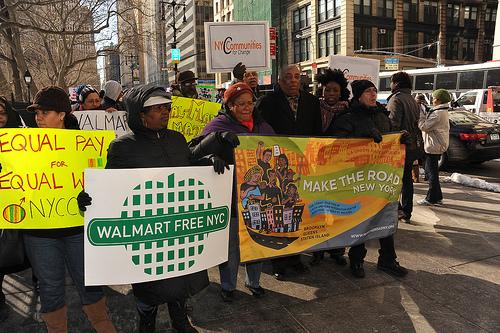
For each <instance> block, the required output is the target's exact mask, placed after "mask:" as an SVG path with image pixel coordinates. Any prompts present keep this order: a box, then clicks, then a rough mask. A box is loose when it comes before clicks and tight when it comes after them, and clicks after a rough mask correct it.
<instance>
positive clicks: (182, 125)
mask: <svg viewBox="0 0 500 333" xmlns="http://www.w3.org/2000/svg"><path fill="white" fill-rule="evenodd" d="M220 109H221V105H220V104H219V103H214V102H208V101H204V100H201V99H193V98H185V97H177V96H173V97H172V111H171V112H170V119H169V121H168V128H169V129H171V130H174V131H177V132H180V133H182V134H183V135H184V137H185V138H186V141H190V140H191V139H193V138H195V137H197V136H198V135H200V134H201V132H202V131H203V128H204V127H205V125H206V124H207V123H208V122H209V121H210V120H212V119H213V118H214V117H215V116H217V113H218V112H219V110H220Z"/></svg>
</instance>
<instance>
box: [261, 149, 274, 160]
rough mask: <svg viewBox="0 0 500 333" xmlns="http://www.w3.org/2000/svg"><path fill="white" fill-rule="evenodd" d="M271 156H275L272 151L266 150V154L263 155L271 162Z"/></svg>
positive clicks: (264, 158)
mask: <svg viewBox="0 0 500 333" xmlns="http://www.w3.org/2000/svg"><path fill="white" fill-rule="evenodd" d="M271 157H273V156H272V155H271V152H270V151H267V152H265V153H264V156H263V160H264V162H269V161H270V160H271Z"/></svg>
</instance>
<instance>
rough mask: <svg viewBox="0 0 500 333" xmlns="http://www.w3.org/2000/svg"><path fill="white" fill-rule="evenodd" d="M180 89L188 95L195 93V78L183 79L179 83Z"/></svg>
mask: <svg viewBox="0 0 500 333" xmlns="http://www.w3.org/2000/svg"><path fill="white" fill-rule="evenodd" d="M181 91H182V93H183V94H185V95H188V96H193V95H196V93H197V91H196V80H191V81H185V82H183V83H181Z"/></svg>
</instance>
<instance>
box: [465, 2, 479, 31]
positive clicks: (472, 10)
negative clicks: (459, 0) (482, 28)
mask: <svg viewBox="0 0 500 333" xmlns="http://www.w3.org/2000/svg"><path fill="white" fill-rule="evenodd" d="M476 22H477V7H473V6H465V7H464V25H465V26H473V27H475V26H476V25H477V23H476Z"/></svg>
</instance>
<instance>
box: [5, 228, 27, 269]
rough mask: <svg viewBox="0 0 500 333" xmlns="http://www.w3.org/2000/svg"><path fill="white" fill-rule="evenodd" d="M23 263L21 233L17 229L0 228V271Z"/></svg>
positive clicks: (23, 254)
mask: <svg viewBox="0 0 500 333" xmlns="http://www.w3.org/2000/svg"><path fill="white" fill-rule="evenodd" d="M24 263H25V253H24V242H23V235H22V234H21V231H20V230H17V229H2V230H0V271H8V270H9V269H10V268H13V267H15V266H21V265H23V264H24Z"/></svg>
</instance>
